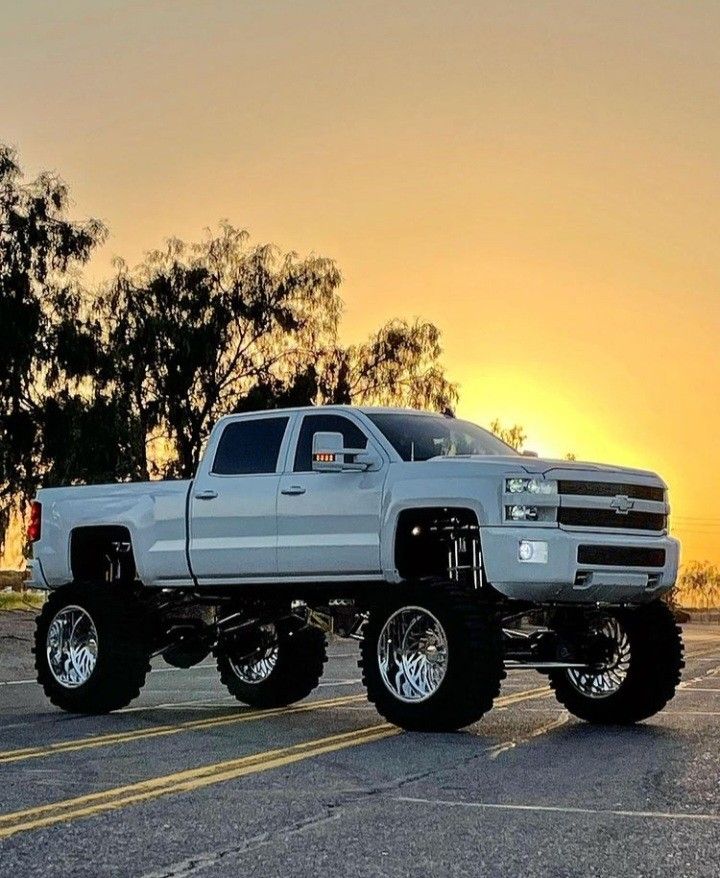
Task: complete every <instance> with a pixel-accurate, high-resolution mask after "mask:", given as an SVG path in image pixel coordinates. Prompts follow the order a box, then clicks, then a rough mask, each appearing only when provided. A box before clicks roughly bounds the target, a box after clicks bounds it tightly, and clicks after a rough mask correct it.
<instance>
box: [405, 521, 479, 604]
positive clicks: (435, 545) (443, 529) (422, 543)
mask: <svg viewBox="0 0 720 878" xmlns="http://www.w3.org/2000/svg"><path fill="white" fill-rule="evenodd" d="M395 567H396V568H397V570H398V573H399V574H400V576H401V577H402V578H403V579H427V578H437V577H443V578H448V579H454V580H455V581H457V582H460V583H462V584H465V585H470V586H472V587H473V588H479V587H480V585H481V570H480V528H479V525H478V519H477V516H476V515H475V513H474V512H473V511H472V509H464V508H462V507H452V506H443V507H435V508H417V509H405V510H403V511H402V512H401V513H400V515H399V517H398V525H397V530H396V533H395Z"/></svg>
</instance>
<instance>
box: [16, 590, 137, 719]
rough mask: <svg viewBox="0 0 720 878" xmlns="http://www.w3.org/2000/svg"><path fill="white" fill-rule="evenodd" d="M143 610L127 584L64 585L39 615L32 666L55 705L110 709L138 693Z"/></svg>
mask: <svg viewBox="0 0 720 878" xmlns="http://www.w3.org/2000/svg"><path fill="white" fill-rule="evenodd" d="M149 641H150V638H149V636H148V633H147V623H146V614H145V613H144V612H143V608H142V606H141V604H140V601H139V600H138V599H137V597H136V596H135V595H134V594H133V593H132V592H131V591H130V590H129V589H128V588H127V587H126V586H116V585H111V584H108V583H97V584H87V585H75V584H73V585H66V586H64V587H62V588H59V589H57V591H54V592H52V593H51V594H50V597H49V598H48V600H47V602H46V603H45V606H44V607H43V609H42V612H41V613H40V615H39V616H38V618H37V623H36V630H35V647H34V650H33V651H34V653H35V669H36V670H37V679H38V682H39V683H40V684H41V685H42V687H43V689H44V690H45V694H46V695H47V697H48V698H49V699H50V701H51V702H52V703H53V704H54V705H56V706H57V707H60V708H62V709H63V710H67V711H69V712H71V713H108V712H109V711H111V710H117V709H118V708H121V707H125V705H127V704H129V703H130V702H131V701H132V700H133V698H136V697H137V696H138V695H139V694H140V689H141V688H142V686H143V684H144V683H145V677H146V675H147V672H148V671H149V670H150V664H149V656H150V645H149Z"/></svg>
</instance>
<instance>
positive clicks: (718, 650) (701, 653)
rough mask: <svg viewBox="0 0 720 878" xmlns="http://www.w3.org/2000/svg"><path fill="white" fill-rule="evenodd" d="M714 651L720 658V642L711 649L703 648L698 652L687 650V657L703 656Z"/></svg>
mask: <svg viewBox="0 0 720 878" xmlns="http://www.w3.org/2000/svg"><path fill="white" fill-rule="evenodd" d="M713 653H717V654H718V658H720V643H717V644H716V645H715V646H713V647H712V648H711V649H701V650H699V651H698V652H686V653H685V659H686V660H687V659H696V658H702V657H703V656H706V655H712V654H713Z"/></svg>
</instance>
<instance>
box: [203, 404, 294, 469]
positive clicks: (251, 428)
mask: <svg viewBox="0 0 720 878" xmlns="http://www.w3.org/2000/svg"><path fill="white" fill-rule="evenodd" d="M289 420H290V418H257V419H256V420H247V421H233V422H232V423H231V424H228V425H227V427H225V429H224V430H223V434H222V436H221V437H220V442H219V444H218V449H217V452H216V453H215V460H214V461H213V468H212V471H213V473H215V474H216V475H222V476H242V475H251V474H258V473H274V472H275V471H276V469H277V462H278V456H279V455H280V446H281V445H282V441H283V436H284V435H285V430H286V429H287V425H288V422H289Z"/></svg>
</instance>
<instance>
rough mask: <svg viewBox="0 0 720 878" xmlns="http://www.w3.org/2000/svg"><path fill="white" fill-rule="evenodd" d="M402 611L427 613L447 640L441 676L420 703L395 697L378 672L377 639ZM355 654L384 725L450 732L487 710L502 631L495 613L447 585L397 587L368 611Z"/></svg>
mask: <svg viewBox="0 0 720 878" xmlns="http://www.w3.org/2000/svg"><path fill="white" fill-rule="evenodd" d="M403 607H419V608H421V609H424V610H427V611H429V612H430V613H432V615H433V616H435V618H436V619H437V620H438V621H439V622H440V624H441V625H442V627H443V629H444V631H445V634H446V637H447V667H446V671H445V676H444V677H443V679H442V682H441V683H440V685H439V686H438V688H437V691H436V692H434V693H433V694H432V695H430V697H428V698H426V699H425V700H424V701H416V702H406V701H403V700H402V699H401V698H399V697H397V695H395V694H394V693H393V692H392V691H391V690H390V689H389V688H388V686H387V685H386V684H385V681H384V680H383V677H382V674H381V671H380V663H379V660H378V653H377V647H378V642H379V640H380V635H381V633H382V630H383V627H384V626H385V623H386V622H387V621H388V619H389V618H390V617H391V616H392V614H393V613H395V612H397V611H398V610H400V609H402V608H403ZM360 655H361V658H360V661H359V662H358V664H359V666H360V668H361V670H362V680H363V683H364V685H365V688H366V689H367V696H368V699H369V700H370V701H371V702H372V703H373V704H374V705H375V707H376V709H377V711H378V713H380V714H381V716H383V717H385V719H386V720H388V721H389V722H391V723H393V724H394V725H396V726H400V727H401V728H403V729H408V730H409V731H418V732H452V731H456V730H457V729H461V728H463V727H465V726H469V725H471V724H472V723H474V722H477V721H478V720H479V719H480V718H481V717H482V716H483V715H484V714H485V713H487V712H488V711H489V710H490V709H491V708H492V705H493V701H494V699H495V698H496V697H497V696H498V694H499V692H500V684H501V682H502V681H503V679H504V678H505V670H504V668H503V643H502V628H501V625H500V621H499V619H498V617H497V615H496V613H495V611H494V610H493V608H492V607H490V606H488V605H485V604H484V603H482V602H481V601H480V600H479V599H478V598H477V597H476V596H475V595H474V594H472V593H469V592H467V591H464V590H462V589H460V588H458V587H457V585H455V584H451V583H437V584H433V585H426V584H417V585H409V586H402V587H398V589H397V590H395V591H394V593H392V595H391V596H389V597H388V598H387V599H385V600H383V601H382V602H381V603H379V604H377V605H376V606H374V607H373V608H372V609H371V610H370V613H369V618H368V621H367V623H366V625H365V628H364V631H363V640H362V644H361V653H360Z"/></svg>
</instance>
